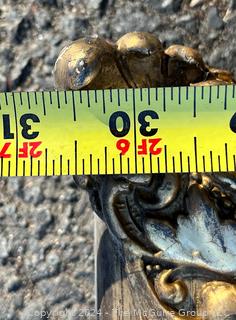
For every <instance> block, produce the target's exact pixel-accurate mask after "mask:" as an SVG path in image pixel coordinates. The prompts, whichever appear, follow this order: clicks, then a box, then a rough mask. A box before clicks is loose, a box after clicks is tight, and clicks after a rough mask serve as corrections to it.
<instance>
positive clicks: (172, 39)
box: [0, 0, 236, 320]
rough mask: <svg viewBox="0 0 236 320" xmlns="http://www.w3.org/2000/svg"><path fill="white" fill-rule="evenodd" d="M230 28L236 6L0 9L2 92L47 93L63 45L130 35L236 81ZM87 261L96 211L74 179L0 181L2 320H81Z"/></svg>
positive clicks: (88, 282)
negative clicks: (190, 51) (178, 50)
mask: <svg viewBox="0 0 236 320" xmlns="http://www.w3.org/2000/svg"><path fill="white" fill-rule="evenodd" d="M235 27H236V1H235V0H231V1H229V0H228V1H226V0H222V1H218V0H215V1H203V0H192V1H190V0H189V1H187V0H185V1H184V0H164V1H158V0H145V1H142V0H138V1H127V0H86V1H85V0H81V1H76V0H0V91H6V90H7V91H12V90H14V91H17V90H42V89H52V88H53V79H52V73H51V72H52V68H53V65H54V62H55V60H56V57H57V55H58V53H59V51H60V50H61V48H63V47H64V46H65V45H66V44H67V43H68V42H70V41H72V40H75V39H77V38H80V37H83V36H84V35H94V34H99V35H100V36H104V37H106V38H110V39H113V40H116V39H117V38H118V37H119V36H121V35H123V34H124V33H126V32H129V31H135V30H136V31H149V32H153V33H155V34H156V35H158V36H159V38H160V39H161V41H162V42H163V44H164V45H165V46H168V45H169V44H173V43H179V44H185V45H189V46H192V47H194V48H197V49H199V51H200V52H201V53H202V55H203V57H204V60H205V61H206V62H207V63H208V64H210V65H214V66H215V67H223V68H227V69H230V70H231V71H233V72H234V74H235V76H236V37H235V32H234V31H235ZM93 260H94V258H93V216H92V210H91V208H90V206H89V202H88V198H87V195H86V194H85V193H84V192H83V191H82V190H79V189H77V188H76V187H75V184H74V182H73V179H72V178H71V177H48V178H44V177H41V178H24V179H23V178H11V179H2V180H1V181H0V320H1V319H3V320H7V319H13V320H18V319H22V320H39V319H53V320H56V319H63V320H64V319H65V320H67V319H68V320H75V319H83V318H84V319H87V318H88V316H87V317H83V316H82V315H83V314H84V313H85V310H87V309H90V310H91V312H92V308H93V307H94V293H93V287H94V280H93V273H94V270H93ZM80 314H81V315H80Z"/></svg>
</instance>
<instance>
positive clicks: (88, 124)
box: [0, 85, 236, 177]
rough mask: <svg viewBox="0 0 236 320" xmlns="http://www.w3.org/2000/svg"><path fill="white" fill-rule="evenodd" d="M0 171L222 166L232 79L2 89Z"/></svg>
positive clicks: (232, 129)
mask: <svg viewBox="0 0 236 320" xmlns="http://www.w3.org/2000/svg"><path fill="white" fill-rule="evenodd" d="M0 134H1V138H2V139H1V144H0V175H1V176H8V177H9V176H47V175H74V174H78V175H81V174H143V173H166V172H170V173H173V172H220V171H223V172H227V171H235V168H236V94H235V86H234V85H228V86H212V87H211V86H210V87H172V88H170V87H166V88H150V89H149V88H143V89H112V90H90V91H66V92H65V91H50V92H19V93H17V92H14V93H13V92H12V93H0Z"/></svg>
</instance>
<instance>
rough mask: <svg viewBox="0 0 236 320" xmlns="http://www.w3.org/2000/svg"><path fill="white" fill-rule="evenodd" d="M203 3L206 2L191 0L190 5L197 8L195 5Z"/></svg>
mask: <svg viewBox="0 0 236 320" xmlns="http://www.w3.org/2000/svg"><path fill="white" fill-rule="evenodd" d="M203 3H204V0H191V2H190V4H189V6H190V7H191V8H195V7H197V6H200V5H201V4H203Z"/></svg>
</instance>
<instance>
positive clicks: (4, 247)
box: [0, 236, 9, 264]
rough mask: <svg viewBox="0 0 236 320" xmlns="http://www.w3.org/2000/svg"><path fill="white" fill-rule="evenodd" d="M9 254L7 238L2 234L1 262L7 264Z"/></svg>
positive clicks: (0, 238) (0, 237)
mask: <svg viewBox="0 0 236 320" xmlns="http://www.w3.org/2000/svg"><path fill="white" fill-rule="evenodd" d="M8 256H9V252H8V243H7V239H6V238H4V237H3V236H0V263H1V264H5V262H6V259H7V258H8Z"/></svg>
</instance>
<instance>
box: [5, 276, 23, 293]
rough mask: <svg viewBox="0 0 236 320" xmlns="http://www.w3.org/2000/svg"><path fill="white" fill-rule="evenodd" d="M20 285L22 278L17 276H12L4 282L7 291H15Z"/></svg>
mask: <svg viewBox="0 0 236 320" xmlns="http://www.w3.org/2000/svg"><path fill="white" fill-rule="evenodd" d="M21 287H22V280H21V279H20V278H19V277H17V276H12V277H11V278H10V279H9V280H8V282H7V284H6V288H7V290H8V292H12V291H17V290H19V289H20V288H21Z"/></svg>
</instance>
